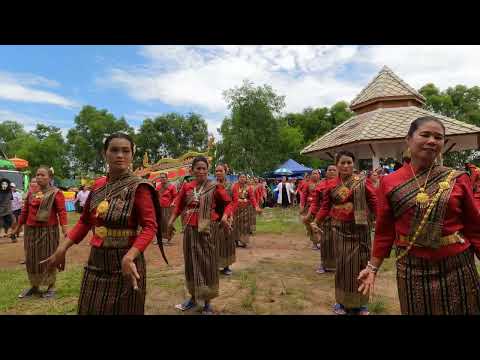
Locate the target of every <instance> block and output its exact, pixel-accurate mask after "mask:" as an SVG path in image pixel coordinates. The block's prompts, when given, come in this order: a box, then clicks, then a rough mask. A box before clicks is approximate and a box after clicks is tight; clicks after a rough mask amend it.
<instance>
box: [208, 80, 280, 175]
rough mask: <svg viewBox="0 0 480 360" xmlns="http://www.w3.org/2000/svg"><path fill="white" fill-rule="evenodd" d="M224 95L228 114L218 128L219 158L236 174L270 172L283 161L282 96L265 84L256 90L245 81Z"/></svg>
mask: <svg viewBox="0 0 480 360" xmlns="http://www.w3.org/2000/svg"><path fill="white" fill-rule="evenodd" d="M223 95H224V97H225V100H226V101H227V104H228V108H229V109H230V110H231V114H230V116H229V117H227V118H225V120H224V121H223V123H222V125H221V127H220V129H219V131H220V134H221V135H222V142H221V143H219V144H218V145H217V152H219V158H222V159H223V160H224V161H226V162H227V163H228V164H229V165H230V166H231V167H232V168H233V169H234V170H235V171H237V172H238V171H246V172H249V173H256V174H260V173H263V172H265V171H268V170H271V169H272V168H273V167H274V166H276V165H277V164H278V163H279V162H280V161H281V160H282V155H281V153H280V151H279V150H280V149H279V147H280V131H279V130H280V127H281V121H280V119H279V114H280V112H281V110H282V109H283V108H284V107H285V97H284V96H279V95H277V94H276V93H275V92H274V90H273V89H272V88H271V87H270V86H268V85H263V86H258V87H255V86H254V85H253V83H252V82H249V81H248V80H246V81H244V82H243V84H242V85H241V86H240V87H235V88H232V89H229V90H226V91H224V93H223Z"/></svg>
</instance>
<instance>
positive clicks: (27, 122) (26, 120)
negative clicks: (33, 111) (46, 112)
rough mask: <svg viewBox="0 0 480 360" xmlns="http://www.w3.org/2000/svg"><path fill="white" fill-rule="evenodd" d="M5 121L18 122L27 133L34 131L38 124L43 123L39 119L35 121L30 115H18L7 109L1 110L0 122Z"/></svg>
mask: <svg viewBox="0 0 480 360" xmlns="http://www.w3.org/2000/svg"><path fill="white" fill-rule="evenodd" d="M3 121H16V122H18V123H20V124H22V125H23V126H24V128H25V130H27V131H30V130H33V129H34V128H35V127H36V126H37V123H39V122H42V121H40V120H39V119H35V118H33V117H32V116H30V115H26V114H22V113H18V112H15V111H11V110H7V109H0V122H3Z"/></svg>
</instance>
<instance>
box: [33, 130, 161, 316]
mask: <svg viewBox="0 0 480 360" xmlns="http://www.w3.org/2000/svg"><path fill="white" fill-rule="evenodd" d="M103 150H104V151H103V156H104V157H105V160H106V163H107V169H108V171H107V176H104V177H101V178H99V179H97V180H96V181H95V183H94V185H93V189H92V191H91V193H90V195H89V197H88V199H87V201H86V203H85V208H84V209H83V213H82V215H81V217H80V219H79V221H78V222H77V224H76V225H75V226H74V228H73V229H72V230H70V231H69V233H68V235H67V239H66V241H65V242H63V243H62V244H61V245H60V246H59V247H58V249H57V251H56V252H55V254H53V255H52V256H51V257H50V258H48V259H47V260H46V262H47V263H48V265H49V267H50V268H58V269H59V270H60V271H62V270H65V255H66V253H67V251H68V249H69V248H70V247H71V246H73V245H74V244H79V243H80V242H81V241H82V240H83V239H84V238H85V237H86V235H87V234H88V232H89V231H90V230H92V231H93V236H92V239H91V240H90V245H91V250H90V256H89V258H88V263H87V265H86V266H85V271H84V273H83V278H82V285H81V289H80V297H79V299H78V314H79V315H143V314H144V312H145V296H146V290H147V289H146V285H147V284H146V281H147V269H146V264H145V258H144V256H143V252H144V251H145V249H146V248H147V246H148V245H149V244H150V243H151V242H152V240H153V238H154V237H155V235H156V236H158V237H159V238H161V229H160V227H159V226H158V224H160V223H161V211H160V205H159V203H158V197H157V193H156V192H155V188H154V187H153V185H152V184H151V183H150V182H149V181H147V180H144V179H141V178H139V177H138V176H135V175H133V174H132V172H131V171H130V166H131V164H132V160H133V156H134V152H135V146H134V143H133V140H132V139H131V137H130V136H129V135H127V134H124V133H114V134H112V135H110V136H108V137H107V138H106V139H105V142H104V146H103ZM38 181H39V178H38V174H37V182H38ZM159 246H160V250H161V252H162V255H163V257H164V259H165V261H166V258H165V254H164V252H163V247H162V242H159Z"/></svg>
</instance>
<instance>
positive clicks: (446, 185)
mask: <svg viewBox="0 0 480 360" xmlns="http://www.w3.org/2000/svg"><path fill="white" fill-rule="evenodd" d="M438 187H439V188H440V189H442V190H447V189H448V188H449V187H450V183H449V182H448V181H441V182H439V183H438Z"/></svg>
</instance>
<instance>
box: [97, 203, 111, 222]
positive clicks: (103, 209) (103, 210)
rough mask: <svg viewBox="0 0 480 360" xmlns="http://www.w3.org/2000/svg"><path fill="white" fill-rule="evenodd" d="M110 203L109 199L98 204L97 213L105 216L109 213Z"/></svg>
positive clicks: (102, 216)
mask: <svg viewBox="0 0 480 360" xmlns="http://www.w3.org/2000/svg"><path fill="white" fill-rule="evenodd" d="M109 205H110V204H109V203H108V201H107V200H103V201H101V202H100V204H98V206H97V215H98V216H100V217H101V218H104V217H105V215H107V212H108V207H109Z"/></svg>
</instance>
